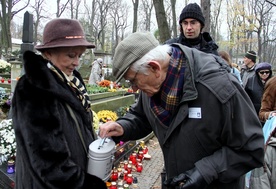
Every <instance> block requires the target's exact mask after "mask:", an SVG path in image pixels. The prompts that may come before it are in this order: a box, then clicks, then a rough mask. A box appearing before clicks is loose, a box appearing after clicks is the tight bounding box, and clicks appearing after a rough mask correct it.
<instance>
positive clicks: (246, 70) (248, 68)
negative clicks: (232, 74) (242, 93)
mask: <svg viewBox="0 0 276 189" xmlns="http://www.w3.org/2000/svg"><path fill="white" fill-rule="evenodd" d="M256 59H257V55H256V53H255V52H254V51H248V52H247V53H246V54H245V55H244V58H243V62H244V65H243V67H242V68H241V78H242V83H243V86H246V83H247V80H248V78H250V77H252V76H254V75H255V64H256Z"/></svg>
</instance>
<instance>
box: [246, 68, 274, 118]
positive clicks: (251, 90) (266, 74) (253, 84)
mask: <svg viewBox="0 0 276 189" xmlns="http://www.w3.org/2000/svg"><path fill="white" fill-rule="evenodd" d="M271 77H272V70H271V64H270V63H267V62H261V63H259V64H257V65H256V67H255V75H254V76H252V77H250V78H249V79H248V81H247V83H246V85H245V87H244V89H245V91H246V93H247V94H248V96H249V97H250V99H251V101H252V103H253V105H254V107H255V110H256V113H257V115H259V111H260V108H261V102H262V96H263V92H264V86H265V83H266V82H267V81H268V80H269V79H270V78H271Z"/></svg>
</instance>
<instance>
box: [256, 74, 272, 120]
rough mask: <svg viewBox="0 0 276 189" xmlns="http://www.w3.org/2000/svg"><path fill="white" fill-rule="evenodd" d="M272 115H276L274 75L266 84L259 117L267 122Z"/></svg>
mask: <svg viewBox="0 0 276 189" xmlns="http://www.w3.org/2000/svg"><path fill="white" fill-rule="evenodd" d="M270 116H276V77H275V76H274V77H272V78H271V79H270V80H269V81H268V82H267V83H266V85H265V88H264V93H263V97H262V103H261V109H260V112H259V118H260V120H261V121H263V122H265V121H266V120H267V119H268V118H269V117H270Z"/></svg>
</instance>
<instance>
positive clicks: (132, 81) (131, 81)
mask: <svg viewBox="0 0 276 189" xmlns="http://www.w3.org/2000/svg"><path fill="white" fill-rule="evenodd" d="M142 65H143V64H140V66H139V67H138V69H137V71H136V73H135V75H134V77H133V78H132V79H129V80H128V81H129V82H130V85H131V86H133V87H136V86H137V85H136V77H137V74H138V72H139V71H140V69H141V67H142Z"/></svg>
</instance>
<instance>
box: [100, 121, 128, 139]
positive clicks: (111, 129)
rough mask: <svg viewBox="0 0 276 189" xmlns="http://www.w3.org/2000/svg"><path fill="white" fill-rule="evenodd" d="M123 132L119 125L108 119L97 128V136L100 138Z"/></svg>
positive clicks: (119, 134) (118, 134)
mask: <svg viewBox="0 0 276 189" xmlns="http://www.w3.org/2000/svg"><path fill="white" fill-rule="evenodd" d="M123 134H124V129H123V127H122V126H121V125H119V124H118V123H117V122H114V121H108V122H106V123H104V124H102V125H100V128H99V136H100V137H101V138H104V137H112V136H121V135H123Z"/></svg>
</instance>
